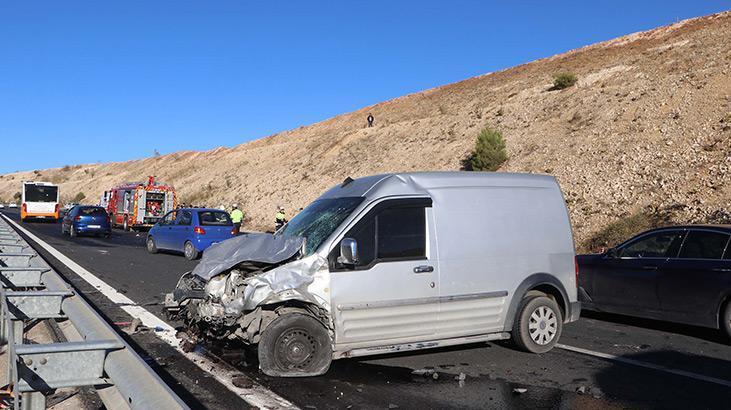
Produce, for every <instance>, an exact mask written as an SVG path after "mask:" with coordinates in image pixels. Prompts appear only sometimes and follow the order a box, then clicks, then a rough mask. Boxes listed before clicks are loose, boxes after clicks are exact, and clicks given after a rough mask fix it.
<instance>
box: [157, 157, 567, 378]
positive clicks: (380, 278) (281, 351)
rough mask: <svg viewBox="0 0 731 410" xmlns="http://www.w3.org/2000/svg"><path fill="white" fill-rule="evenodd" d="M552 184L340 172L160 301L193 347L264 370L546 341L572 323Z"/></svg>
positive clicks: (563, 231)
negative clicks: (280, 221) (250, 351)
mask: <svg viewBox="0 0 731 410" xmlns="http://www.w3.org/2000/svg"><path fill="white" fill-rule="evenodd" d="M577 275H578V272H577V270H576V264H575V256H574V244H573V237H572V233H571V225H570V223H569V217H568V213H567V210H566V206H565V203H564V199H563V195H562V193H561V190H560V188H559V186H558V183H557V182H556V180H555V178H553V177H551V176H544V175H529V174H507V173H480V172H469V173H467V172H428V173H404V174H386V175H375V176H369V177H364V178H359V179H355V180H353V179H350V178H348V179H347V180H345V181H344V182H343V183H342V184H340V185H337V186H335V187H333V188H332V189H330V190H329V191H327V192H325V193H324V194H323V195H322V196H321V197H320V198H318V199H317V200H315V201H314V202H313V203H312V204H310V205H309V206H308V207H307V208H305V209H304V210H303V211H301V212H300V213H299V214H298V215H297V216H296V217H294V218H292V220H291V221H290V222H289V223H288V224H287V225H285V226H284V227H283V228H282V229H280V230H279V231H277V232H276V233H275V234H248V235H243V236H240V237H237V238H233V239H230V240H227V241H225V242H222V243H220V244H216V245H214V246H212V247H211V248H209V249H208V250H207V251H206V253H205V254H204V255H203V259H202V260H201V262H200V263H199V264H198V266H196V268H195V269H194V270H193V271H192V272H189V273H186V274H185V275H183V276H182V277H181V279H180V281H179V282H178V285H177V287H176V289H175V290H174V292H173V293H172V294H169V295H168V296H167V298H166V307H167V309H168V310H169V311H170V312H172V313H174V314H177V315H178V316H179V317H180V318H181V319H182V320H183V321H184V322H185V323H186V325H187V327H188V331H189V333H191V334H193V335H195V337H197V338H199V339H208V340H215V341H219V342H220V341H224V342H225V341H231V342H243V343H244V344H247V345H251V346H256V347H257V352H258V359H259V366H260V368H261V370H262V371H263V372H264V373H265V374H267V375H272V376H312V375H319V374H323V373H325V372H326V371H327V370H328V368H329V366H330V363H331V361H332V360H333V359H339V358H344V357H354V356H363V355H374V354H382V353H389V352H398V351H405V350H414V349H425V348H433V347H441V346H450V345H458V344H465V343H474V342H481V341H489V340H498V339H507V338H510V337H512V339H513V340H514V341H515V344H516V345H517V346H518V347H519V348H521V349H523V350H526V351H529V352H534V353H543V352H547V351H549V350H550V349H551V348H552V347H553V346H554V344H556V342H557V340H558V338H559V336H560V335H561V329H562V326H563V324H564V323H567V322H571V321H575V320H577V319H578V317H579V312H580V305H579V302H578V301H577V288H576V284H577V277H576V276H577Z"/></svg>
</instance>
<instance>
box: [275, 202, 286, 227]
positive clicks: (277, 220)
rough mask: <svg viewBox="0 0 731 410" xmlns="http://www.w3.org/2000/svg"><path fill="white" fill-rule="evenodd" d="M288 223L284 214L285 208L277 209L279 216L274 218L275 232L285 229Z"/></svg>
mask: <svg viewBox="0 0 731 410" xmlns="http://www.w3.org/2000/svg"><path fill="white" fill-rule="evenodd" d="M286 223H287V215H286V214H285V213H284V207H283V206H280V207H278V208H277V215H276V216H275V218H274V231H275V232H276V231H278V230H279V228H281V227H283V226H284V224H286Z"/></svg>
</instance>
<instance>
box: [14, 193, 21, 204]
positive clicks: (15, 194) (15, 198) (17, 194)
mask: <svg viewBox="0 0 731 410" xmlns="http://www.w3.org/2000/svg"><path fill="white" fill-rule="evenodd" d="M21 196H23V195H22V194H21V193H20V192H16V193H14V194H13V199H14V200H15V202H20V197H21Z"/></svg>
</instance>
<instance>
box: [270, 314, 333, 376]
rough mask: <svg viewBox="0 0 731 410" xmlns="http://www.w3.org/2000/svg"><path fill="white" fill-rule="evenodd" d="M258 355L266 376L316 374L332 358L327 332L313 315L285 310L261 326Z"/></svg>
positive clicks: (324, 367)
mask: <svg viewBox="0 0 731 410" xmlns="http://www.w3.org/2000/svg"><path fill="white" fill-rule="evenodd" d="M258 356H259V368H260V369H261V371H262V372H264V374H266V375H268V376H275V377H307V376H319V375H321V374H325V373H326V372H327V370H328V369H329V368H330V362H331V361H332V345H331V343H330V335H329V334H328V331H327V329H325V326H323V324H322V323H320V322H319V321H318V320H317V319H315V318H313V317H312V316H308V315H303V314H299V313H288V314H285V315H282V316H279V317H278V318H276V319H274V321H273V322H272V323H271V324H270V325H269V326H268V327H267V328H266V329H264V332H263V333H262V336H261V340H260V341H259V347H258Z"/></svg>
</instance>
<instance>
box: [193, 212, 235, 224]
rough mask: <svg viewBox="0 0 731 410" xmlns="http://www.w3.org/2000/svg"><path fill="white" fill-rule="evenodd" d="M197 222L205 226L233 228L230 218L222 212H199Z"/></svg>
mask: <svg viewBox="0 0 731 410" xmlns="http://www.w3.org/2000/svg"><path fill="white" fill-rule="evenodd" d="M198 220H199V221H200V224H201V225H205V226H216V225H218V226H233V222H231V218H230V217H229V216H228V213H227V212H224V211H199V212H198Z"/></svg>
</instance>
